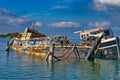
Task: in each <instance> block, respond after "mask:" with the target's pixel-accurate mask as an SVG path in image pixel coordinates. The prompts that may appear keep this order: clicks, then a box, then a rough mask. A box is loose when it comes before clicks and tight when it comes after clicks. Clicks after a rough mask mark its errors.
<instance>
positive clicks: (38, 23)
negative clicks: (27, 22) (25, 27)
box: [34, 21, 42, 26]
mask: <svg viewBox="0 0 120 80" xmlns="http://www.w3.org/2000/svg"><path fill="white" fill-rule="evenodd" d="M34 25H35V26H42V23H41V22H39V21H37V22H36V23H35V24H34Z"/></svg>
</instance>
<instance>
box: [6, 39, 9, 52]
mask: <svg viewBox="0 0 120 80" xmlns="http://www.w3.org/2000/svg"><path fill="white" fill-rule="evenodd" d="M6 51H9V41H7V43H6Z"/></svg>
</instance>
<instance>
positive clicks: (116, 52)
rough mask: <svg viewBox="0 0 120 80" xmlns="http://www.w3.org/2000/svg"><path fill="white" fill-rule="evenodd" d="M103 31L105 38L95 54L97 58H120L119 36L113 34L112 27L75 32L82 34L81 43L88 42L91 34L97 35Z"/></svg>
mask: <svg viewBox="0 0 120 80" xmlns="http://www.w3.org/2000/svg"><path fill="white" fill-rule="evenodd" d="M101 32H103V33H104V35H103V38H102V39H101V42H100V45H99V49H98V51H97V52H96V54H95V55H94V57H96V58H102V59H119V58H120V49H119V38H118V37H116V36H114V35H113V32H112V30H111V29H110V28H108V29H105V28H103V27H100V28H96V29H91V30H84V31H77V32H75V33H79V34H80V41H81V43H86V42H87V40H88V37H89V35H91V34H92V35H96V34H99V33H101Z"/></svg>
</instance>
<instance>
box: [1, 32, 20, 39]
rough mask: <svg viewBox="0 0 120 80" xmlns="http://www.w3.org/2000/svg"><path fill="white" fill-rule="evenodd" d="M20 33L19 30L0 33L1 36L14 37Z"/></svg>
mask: <svg viewBox="0 0 120 80" xmlns="http://www.w3.org/2000/svg"><path fill="white" fill-rule="evenodd" d="M18 34H19V33H18V32H14V33H8V34H0V37H4V38H13V37H15V36H17V35H18Z"/></svg>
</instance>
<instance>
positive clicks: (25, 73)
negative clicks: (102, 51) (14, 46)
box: [0, 51, 120, 80]
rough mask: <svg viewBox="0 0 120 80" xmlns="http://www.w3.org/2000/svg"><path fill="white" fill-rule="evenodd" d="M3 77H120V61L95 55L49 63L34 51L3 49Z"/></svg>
mask: <svg viewBox="0 0 120 80" xmlns="http://www.w3.org/2000/svg"><path fill="white" fill-rule="evenodd" d="M0 72H1V73H0V79H5V80H7V79H8V80H13V79H20V80H21V79H22V80H26V79H33V80H40V79H41V80H108V79H109V80H119V79H120V62H119V61H115V60H102V59H95V60H94V61H87V60H64V61H56V62H54V63H50V62H49V63H48V62H46V61H45V60H42V59H40V58H39V57H35V56H32V55H28V54H25V53H20V52H15V51H10V52H9V53H8V52H6V53H5V52H4V51H2V52H0Z"/></svg>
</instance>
